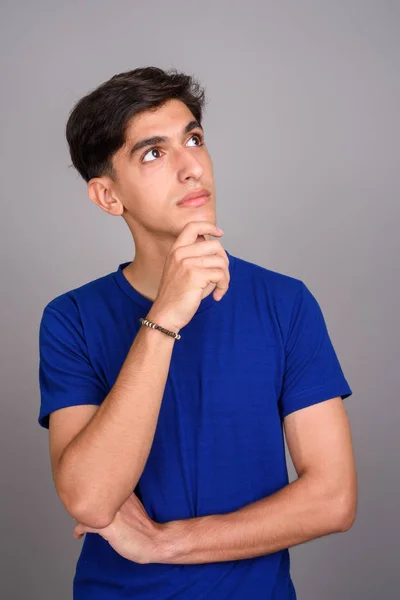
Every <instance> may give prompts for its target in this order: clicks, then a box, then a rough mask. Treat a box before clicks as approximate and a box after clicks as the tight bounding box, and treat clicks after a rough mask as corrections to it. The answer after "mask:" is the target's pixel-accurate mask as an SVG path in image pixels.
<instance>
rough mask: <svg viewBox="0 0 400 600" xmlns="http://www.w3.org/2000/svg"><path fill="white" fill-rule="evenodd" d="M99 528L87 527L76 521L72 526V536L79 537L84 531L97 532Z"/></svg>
mask: <svg viewBox="0 0 400 600" xmlns="http://www.w3.org/2000/svg"><path fill="white" fill-rule="evenodd" d="M98 532H99V529H95V528H94V527H88V526H87V525H83V524H82V523H77V524H76V525H75V527H74V537H76V538H80V537H82V536H83V535H84V534H85V533H98Z"/></svg>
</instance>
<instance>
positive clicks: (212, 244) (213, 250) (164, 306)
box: [148, 221, 230, 331]
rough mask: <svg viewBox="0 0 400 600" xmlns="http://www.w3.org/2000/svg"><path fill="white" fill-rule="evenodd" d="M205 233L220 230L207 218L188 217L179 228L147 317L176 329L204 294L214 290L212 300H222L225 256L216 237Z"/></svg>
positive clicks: (226, 284)
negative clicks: (210, 238)
mask: <svg viewBox="0 0 400 600" xmlns="http://www.w3.org/2000/svg"><path fill="white" fill-rule="evenodd" d="M205 235H214V236H221V235H223V234H222V233H221V232H220V231H219V230H218V229H217V227H216V225H214V224H213V223H210V222H208V221H191V222H189V223H187V224H186V225H185V227H184V228H183V229H182V231H181V233H180V234H179V236H178V237H177V239H176V241H175V243H174V244H173V246H172V248H171V250H170V252H169V254H168V256H167V258H166V261H165V265H164V269H163V273H162V276H161V281H160V286H159V290H158V294H157V297H156V299H155V301H154V303H153V306H152V308H151V309H150V312H149V314H148V318H149V319H150V320H152V318H154V320H157V319H158V322H160V324H161V325H163V326H164V327H171V328H172V329H173V330H174V331H177V330H179V329H181V327H184V326H185V325H186V324H187V323H188V322H189V321H190V320H191V318H192V317H193V315H194V313H195V312H196V310H197V308H198V306H199V304H200V302H201V300H202V299H203V298H205V297H206V296H208V295H209V294H210V293H211V292H214V298H215V300H221V298H222V297H223V296H224V294H225V293H226V292H227V290H228V287H229V280H230V276H229V259H228V256H227V254H226V252H225V250H224V248H223V247H222V245H221V243H220V241H219V240H207V239H205V238H204V236H205ZM201 238H203V239H201Z"/></svg>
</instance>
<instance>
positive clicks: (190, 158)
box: [176, 148, 204, 181]
mask: <svg viewBox="0 0 400 600" xmlns="http://www.w3.org/2000/svg"><path fill="white" fill-rule="evenodd" d="M176 160H177V170H178V177H179V179H180V180H181V181H186V180H187V179H189V178H191V177H192V178H193V179H200V177H202V175H203V171H204V169H203V167H202V165H201V163H200V161H199V160H198V159H197V158H196V157H195V156H194V154H193V149H191V148H184V149H181V150H179V151H178V155H177V158H176Z"/></svg>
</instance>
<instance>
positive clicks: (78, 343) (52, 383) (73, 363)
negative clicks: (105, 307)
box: [38, 305, 107, 429]
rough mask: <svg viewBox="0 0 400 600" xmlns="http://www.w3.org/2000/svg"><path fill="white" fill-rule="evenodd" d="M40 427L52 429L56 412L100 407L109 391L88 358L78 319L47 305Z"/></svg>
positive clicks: (41, 339)
mask: <svg viewBox="0 0 400 600" xmlns="http://www.w3.org/2000/svg"><path fill="white" fill-rule="evenodd" d="M39 387H40V411H39V417H38V422H39V425H41V426H42V427H44V428H46V429H48V428H49V415H50V413H51V412H53V411H54V410H57V409H59V408H65V407H66V406H77V405H79V404H95V405H100V404H101V402H102V401H103V400H104V398H105V397H106V395H107V390H106V389H105V386H104V384H103V383H102V381H101V380H100V378H99V377H98V376H97V374H96V373H95V371H94V369H93V366H92V364H91V361H90V360H89V357H88V352H87V346H86V341H85V337H84V333H83V329H82V327H81V325H80V323H79V319H78V318H73V317H72V316H70V315H68V316H67V315H64V314H63V313H61V312H60V311H59V310H57V309H56V308H54V307H52V306H50V305H47V306H46V307H45V309H44V311H43V315H42V319H41V322H40V327H39Z"/></svg>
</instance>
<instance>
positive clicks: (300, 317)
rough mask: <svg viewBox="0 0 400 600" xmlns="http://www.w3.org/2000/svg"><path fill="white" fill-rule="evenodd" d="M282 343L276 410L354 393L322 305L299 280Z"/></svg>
mask: <svg viewBox="0 0 400 600" xmlns="http://www.w3.org/2000/svg"><path fill="white" fill-rule="evenodd" d="M300 283H301V286H300V290H299V292H298V293H297V296H296V300H295V302H294V307H293V311H292V315H291V318H290V321H289V327H288V332H287V336H286V342H285V368H284V375H283V383H282V389H281V394H280V397H279V402H278V405H279V411H280V414H281V418H282V419H283V418H284V417H286V416H287V415H288V414H289V413H291V412H293V411H295V410H299V409H301V408H305V407H306V406H310V405H312V404H316V403H317V402H322V401H324V400H329V399H330V398H335V397H336V396H341V397H342V399H343V400H344V399H345V398H347V397H348V396H351V394H352V393H353V392H352V390H351V389H350V387H349V384H348V382H347V380H346V378H345V376H344V374H343V371H342V368H341V365H340V363H339V360H338V357H337V355H336V352H335V349H334V347H333V344H332V341H331V339H330V336H329V332H328V329H327V326H326V323H325V319H324V316H323V314H322V311H321V308H320V306H319V304H318V302H317V300H316V298H315V297H314V296H313V294H312V293H311V292H310V290H309V289H308V288H307V286H306V285H305V284H304V283H303V282H300Z"/></svg>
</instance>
